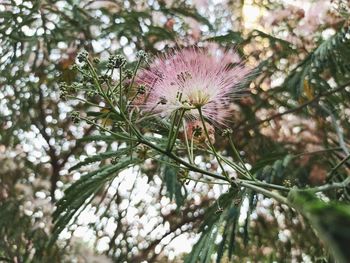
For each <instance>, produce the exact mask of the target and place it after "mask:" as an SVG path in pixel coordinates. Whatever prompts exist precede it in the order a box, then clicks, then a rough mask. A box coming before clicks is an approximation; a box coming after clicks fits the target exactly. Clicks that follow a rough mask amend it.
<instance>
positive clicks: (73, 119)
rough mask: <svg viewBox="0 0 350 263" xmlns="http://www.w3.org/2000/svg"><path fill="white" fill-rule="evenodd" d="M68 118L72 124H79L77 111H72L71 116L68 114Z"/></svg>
mask: <svg viewBox="0 0 350 263" xmlns="http://www.w3.org/2000/svg"><path fill="white" fill-rule="evenodd" d="M70 117H71V118H72V121H73V122H74V123H79V121H80V116H79V112H78V111H72V112H71V114H70Z"/></svg>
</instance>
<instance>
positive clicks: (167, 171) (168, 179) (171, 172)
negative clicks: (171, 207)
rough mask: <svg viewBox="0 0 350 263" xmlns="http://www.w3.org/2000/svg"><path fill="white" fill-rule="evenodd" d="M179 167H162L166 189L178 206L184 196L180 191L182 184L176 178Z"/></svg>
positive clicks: (181, 203)
mask: <svg viewBox="0 0 350 263" xmlns="http://www.w3.org/2000/svg"><path fill="white" fill-rule="evenodd" d="M178 173H179V168H178V167H176V166H173V165H165V167H164V171H163V174H164V181H165V185H166V188H167V190H168V194H169V198H170V200H171V201H172V200H173V199H174V197H175V201H176V204H177V206H178V207H180V206H181V205H183V202H184V200H185V196H184V195H183V193H182V184H181V183H180V182H179V180H178V176H177V175H178Z"/></svg>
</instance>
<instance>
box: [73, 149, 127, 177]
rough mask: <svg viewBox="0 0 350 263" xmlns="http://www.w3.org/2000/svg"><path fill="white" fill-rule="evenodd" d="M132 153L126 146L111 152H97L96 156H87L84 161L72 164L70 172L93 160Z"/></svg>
mask: <svg viewBox="0 0 350 263" xmlns="http://www.w3.org/2000/svg"><path fill="white" fill-rule="evenodd" d="M128 153H130V149H127V148H124V149H119V150H117V151H110V152H103V153H99V154H96V155H94V156H91V157H87V158H85V160H84V161H82V162H79V163H77V164H76V165H74V166H72V167H71V168H69V170H68V171H69V172H71V171H73V170H76V169H79V168H80V167H82V166H84V165H88V164H90V163H93V162H99V161H102V160H105V159H108V158H112V157H121V156H122V155H125V154H128Z"/></svg>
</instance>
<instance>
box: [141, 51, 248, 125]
mask: <svg viewBox="0 0 350 263" xmlns="http://www.w3.org/2000/svg"><path fill="white" fill-rule="evenodd" d="M250 72H251V71H250V70H249V69H248V68H247V67H245V66H244V65H243V64H242V62H241V61H240V60H239V57H238V55H237V54H236V53H234V52H224V51H222V50H221V49H216V50H212V49H196V48H191V49H183V50H179V51H176V52H174V53H171V54H168V55H165V56H163V57H158V58H157V59H156V60H155V61H154V62H153V63H152V64H151V65H150V67H149V68H148V69H143V70H141V71H140V73H139V75H138V76H137V80H136V82H137V83H138V84H139V85H143V86H144V87H145V90H146V92H145V94H143V95H142V98H139V99H138V100H137V103H138V104H139V106H140V107H141V108H142V109H144V110H145V111H147V112H152V113H155V114H160V115H161V116H164V117H166V116H170V115H171V114H172V113H173V112H174V111H176V110H180V109H183V110H185V117H186V118H187V119H198V117H199V115H198V108H200V109H201V111H202V113H203V115H204V117H205V118H206V119H208V120H210V121H211V122H213V123H215V124H225V122H226V121H227V117H228V116H229V114H230V109H229V107H228V106H229V103H230V102H231V101H232V100H233V99H235V98H237V97H239V96H240V95H241V91H242V85H240V84H241V83H242V81H243V80H244V79H245V78H246V77H247V76H248V75H249V73H250Z"/></svg>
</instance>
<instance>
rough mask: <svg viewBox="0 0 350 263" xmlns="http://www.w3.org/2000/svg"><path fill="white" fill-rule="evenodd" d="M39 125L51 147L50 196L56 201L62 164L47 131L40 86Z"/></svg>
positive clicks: (49, 151)
mask: <svg viewBox="0 0 350 263" xmlns="http://www.w3.org/2000/svg"><path fill="white" fill-rule="evenodd" d="M37 126H38V129H39V131H40V133H41V135H42V136H43V138H44V139H45V141H46V144H47V146H48V148H49V149H48V151H47V154H48V155H49V156H50V159H51V167H52V174H51V177H50V183H51V188H50V196H51V202H55V191H56V188H57V185H56V184H57V181H58V180H59V176H60V175H59V172H60V166H59V160H58V156H57V154H56V148H55V147H54V146H53V145H51V144H50V136H49V135H48V133H47V132H46V128H47V123H46V114H45V111H44V97H43V92H42V90H41V88H40V87H39V122H38V125H37Z"/></svg>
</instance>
